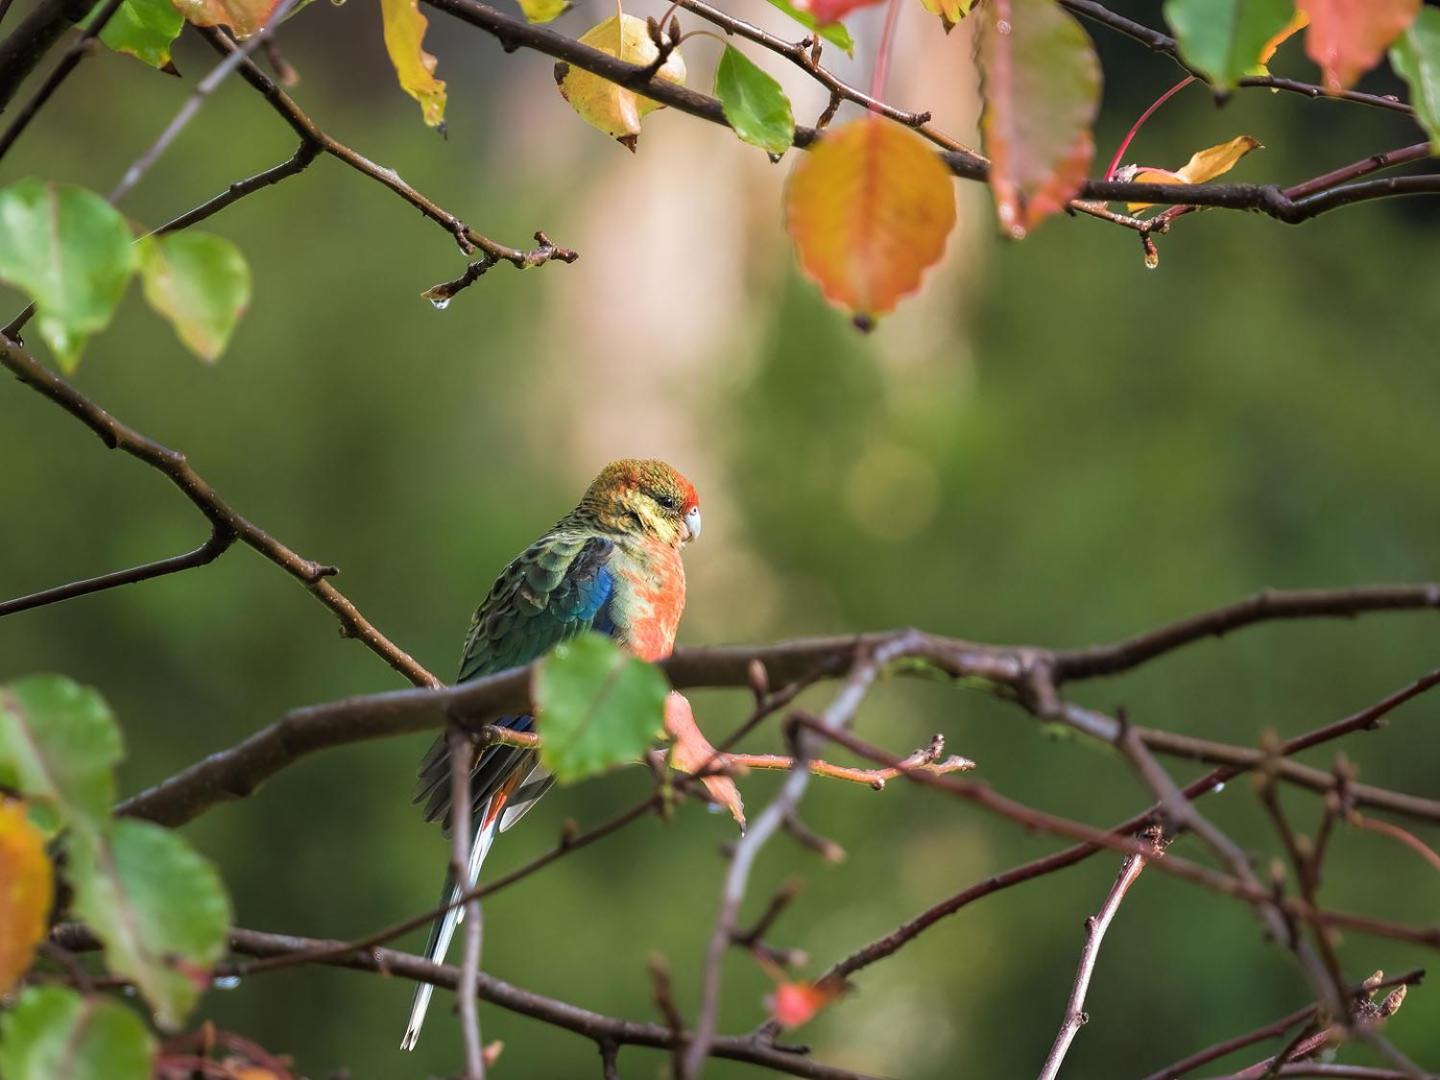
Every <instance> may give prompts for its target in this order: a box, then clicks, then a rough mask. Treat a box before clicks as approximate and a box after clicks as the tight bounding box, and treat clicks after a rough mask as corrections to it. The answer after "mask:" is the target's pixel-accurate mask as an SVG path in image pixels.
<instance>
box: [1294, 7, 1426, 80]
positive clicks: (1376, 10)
mask: <svg viewBox="0 0 1440 1080" xmlns="http://www.w3.org/2000/svg"><path fill="white" fill-rule="evenodd" d="M1295 7H1296V9H1297V10H1299V11H1301V12H1303V13H1304V14H1306V15H1307V16H1309V18H1310V29H1309V30H1308V31H1307V32H1306V34H1305V54H1306V55H1307V56H1309V57H1310V59H1311V60H1314V61H1315V63H1317V64H1319V65H1320V70H1321V72H1322V73H1323V74H1324V76H1325V89H1326V90H1329V91H1330V92H1331V93H1332V94H1335V93H1339V92H1340V91H1341V90H1346V89H1348V88H1349V87H1351V86H1353V85H1354V84H1355V82H1356V80H1357V79H1359V78H1360V76H1361V75H1364V74H1365V73H1366V72H1367V71H1369V70H1370V69H1371V68H1373V67H1374V66H1375V65H1376V64H1378V63H1379V62H1380V58H1381V57H1382V56H1384V55H1385V50H1386V49H1388V48H1389V47H1390V43H1391V42H1393V41H1394V40H1395V39H1396V38H1397V37H1399V36H1400V35H1401V34H1402V33H1404V31H1405V29H1406V27H1408V26H1409V25H1410V24H1411V23H1412V22H1414V21H1415V17H1416V16H1417V15H1418V14H1420V0H1296V2H1295Z"/></svg>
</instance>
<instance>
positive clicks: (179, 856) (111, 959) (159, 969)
mask: <svg viewBox="0 0 1440 1080" xmlns="http://www.w3.org/2000/svg"><path fill="white" fill-rule="evenodd" d="M68 839H69V843H68V844H67V851H68V852H69V855H70V863H69V877H70V879H71V881H72V883H73V884H74V886H75V900H74V909H75V913H76V914H77V915H78V916H79V917H80V918H82V919H84V920H85V921H86V922H87V923H89V924H90V926H91V928H92V929H93V930H94V931H95V933H96V934H98V935H99V936H100V938H101V940H102V941H103V942H104V943H105V961H106V964H107V965H108V966H109V968H110V970H111V971H113V972H114V973H115V974H117V975H123V976H125V977H126V978H128V979H130V980H131V981H133V982H134V983H135V985H136V987H137V988H138V989H139V991H140V993H142V994H143V995H144V996H145V1000H146V1001H148V1002H149V1003H150V1006H151V1008H152V1009H154V1011H155V1020H156V1023H158V1024H159V1025H160V1027H162V1028H165V1029H167V1030H173V1029H174V1028H176V1027H177V1026H179V1024H180V1022H181V1021H182V1020H184V1018H185V1016H186V1015H187V1014H188V1013H189V1012H190V1009H191V1007H192V1006H193V1005H194V1004H195V1002H196V1000H197V999H198V998H199V996H200V992H201V991H202V990H203V989H204V988H205V986H206V985H207V984H208V982H209V971H210V968H211V967H213V966H214V964H215V961H217V960H218V959H219V958H220V955H221V953H222V952H223V950H224V948H225V940H226V935H227V933H228V931H229V928H230V901H229V898H228V897H227V896H226V894H225V887H224V885H223V884H221V881H220V875H219V874H217V873H216V871H215V868H214V866H212V865H211V864H210V862H209V861H208V860H206V859H204V858H202V857H201V856H200V855H198V854H197V853H196V852H195V851H194V849H192V848H191V847H190V845H189V844H187V843H186V842H185V841H184V840H183V839H182V838H181V837H180V836H179V835H177V834H176V833H173V832H170V831H169V830H168V829H163V828H161V827H160V826H159V825H155V824H153V823H151V822H148V821H139V820H136V819H133V818H119V819H117V820H116V821H115V822H113V827H112V828H111V829H110V831H109V833H108V835H95V836H91V837H85V836H80V835H77V834H71V835H70V837H69V838H68Z"/></svg>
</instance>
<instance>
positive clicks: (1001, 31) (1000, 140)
mask: <svg viewBox="0 0 1440 1080" xmlns="http://www.w3.org/2000/svg"><path fill="white" fill-rule="evenodd" d="M981 11H982V12H983V17H982V18H981V20H980V63H981V66H982V69H983V71H984V76H985V82H984V91H985V111H984V113H983V115H982V116H981V118H980V130H981V134H982V136H983V137H984V140H985V149H986V152H987V153H988V154H989V155H990V189H991V191H992V192H994V195H995V209H996V211H997V212H998V214H999V217H1000V227H1001V229H1003V230H1004V231H1005V233H1006V234H1007V235H1009V236H1012V237H1014V238H1015V239H1017V240H1018V239H1020V238H1021V237H1023V236H1024V235H1025V234H1026V233H1027V232H1029V231H1030V230H1031V229H1033V228H1034V227H1035V226H1036V225H1038V224H1039V223H1040V222H1041V221H1043V220H1044V219H1045V218H1046V217H1048V216H1049V215H1051V214H1053V213H1055V212H1056V211H1057V210H1061V209H1063V208H1064V207H1065V205H1066V203H1068V202H1069V201H1070V199H1071V198H1072V197H1074V195H1075V193H1076V192H1077V191H1078V190H1079V189H1080V185H1081V183H1082V182H1083V181H1084V179H1085V174H1086V172H1087V171H1088V170H1089V168H1090V159H1091V157H1092V156H1093V155H1094V153H1095V142H1094V139H1093V137H1092V135H1091V131H1090V128H1091V125H1092V124H1093V123H1094V121H1095V114H1096V111H1097V110H1098V108H1099V105H1100V62H1099V61H1098V60H1097V59H1096V58H1095V50H1094V48H1092V47H1091V44H1090V38H1089V37H1088V36H1087V35H1086V33H1085V31H1084V30H1083V29H1082V28H1081V26H1080V24H1079V23H1078V22H1076V21H1075V20H1074V19H1073V18H1072V17H1071V16H1070V15H1068V14H1067V13H1066V12H1064V11H1062V10H1061V9H1060V7H1059V5H1058V4H1056V3H1055V0H994V2H993V3H988V4H985V5H984V6H983V7H982V8H981Z"/></svg>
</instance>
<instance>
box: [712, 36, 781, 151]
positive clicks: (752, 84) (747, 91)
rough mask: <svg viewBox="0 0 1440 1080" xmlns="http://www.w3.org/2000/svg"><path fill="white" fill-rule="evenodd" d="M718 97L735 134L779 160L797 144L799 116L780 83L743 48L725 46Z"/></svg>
mask: <svg viewBox="0 0 1440 1080" xmlns="http://www.w3.org/2000/svg"><path fill="white" fill-rule="evenodd" d="M715 96H716V97H718V98H719V99H720V104H721V105H722V106H723V107H724V109H725V119H726V120H728V121H729V122H730V126H731V127H732V128H734V129H735V134H736V135H739V136H740V138H741V139H742V140H744V141H745V142H747V143H749V144H750V145H752V146H758V147H760V149H761V150H764V151H765V152H766V153H769V154H774V155H776V156H777V157H778V156H779V155H780V154H783V153H784V152H785V151H786V150H788V149H790V144H791V143H793V142H794V141H795V117H794V116H793V115H792V114H791V112H790V99H789V98H787V97H786V96H785V91H783V90H781V89H780V84H779V83H778V82H776V81H775V80H774V79H773V78H771V77H770V76H769V75H767V74H766V73H765V72H764V71H762V70H761V69H760V68H759V67H758V66H756V64H755V63H754V62H753V61H751V60H750V58H749V57H747V56H746V55H745V54H744V53H742V52H741V51H740V50H739V49H734V48H731V47H730V46H729V45H727V46H725V52H724V54H723V55H722V56H721V57H720V63H719V65H718V66H717V67H716V68H715Z"/></svg>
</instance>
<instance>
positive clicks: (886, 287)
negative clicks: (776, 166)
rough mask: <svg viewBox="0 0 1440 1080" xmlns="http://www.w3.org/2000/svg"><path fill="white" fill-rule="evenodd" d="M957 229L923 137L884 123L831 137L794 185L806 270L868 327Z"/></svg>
mask: <svg viewBox="0 0 1440 1080" xmlns="http://www.w3.org/2000/svg"><path fill="white" fill-rule="evenodd" d="M954 225H955V190H954V187H953V186H952V183H951V177H950V173H949V172H948V171H947V170H946V168H945V166H944V165H942V164H941V163H940V159H939V158H938V157H936V156H935V154H934V152H933V151H932V149H931V148H930V146H929V145H928V144H927V143H926V142H925V140H923V139H921V138H920V136H918V135H916V134H915V133H914V132H911V131H907V130H906V129H905V128H902V127H900V126H899V125H898V124H894V123H891V122H890V121H888V120H882V119H881V118H880V117H878V116H866V117H864V118H863V119H860V120H855V121H852V122H851V123H849V124H846V125H844V126H843V127H840V128H837V129H833V130H831V131H830V132H828V133H827V134H826V136H825V139H824V141H823V142H821V143H820V145H819V146H818V147H816V148H815V150H814V152H813V153H811V154H810V155H809V156H808V157H804V158H802V159H801V160H800V161H798V162H796V164H795V168H794V169H792V170H791V172H790V179H789V181H788V182H787V184H786V186H785V227H786V228H787V229H788V230H789V232H790V237H791V239H793V240H794V241H795V250H796V253H797V254H798V255H799V257H800V265H801V266H802V267H803V268H804V270H805V272H806V273H807V274H809V275H810V276H811V277H812V278H814V279H815V281H816V282H818V283H819V285H820V291H821V292H823V293H824V294H825V297H826V299H828V300H829V301H830V302H831V303H833V304H836V305H838V306H840V307H843V308H845V309H846V310H848V311H850V312H851V313H852V314H853V315H854V318H855V325H856V326H858V327H860V329H862V330H868V329H870V327H871V326H872V325H874V320H875V317H876V316H878V315H884V314H885V313H886V312H888V311H891V310H893V309H894V307H895V305H896V303H897V302H899V300H900V298H901V297H903V296H908V295H909V294H910V293H912V292H914V291H915V290H916V289H918V288H919V287H920V277H921V275H922V274H923V273H924V272H925V270H926V268H927V267H929V266H930V265H931V264H932V263H934V262H936V261H937V260H938V259H939V258H940V256H941V255H942V254H944V251H945V238H946V237H947V236H949V235H950V230H951V228H952V227H953V226H954Z"/></svg>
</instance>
